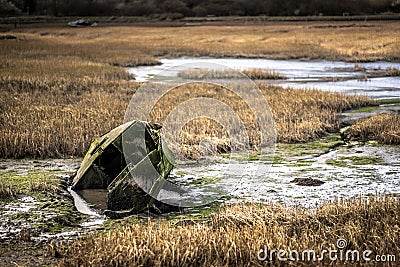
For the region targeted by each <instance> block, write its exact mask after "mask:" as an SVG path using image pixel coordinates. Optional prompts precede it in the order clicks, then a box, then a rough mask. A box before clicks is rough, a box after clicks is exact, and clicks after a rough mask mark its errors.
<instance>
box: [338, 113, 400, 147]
mask: <svg viewBox="0 0 400 267" xmlns="http://www.w3.org/2000/svg"><path fill="white" fill-rule="evenodd" d="M345 134H346V137H347V138H348V139H349V140H358V141H368V140H375V141H378V142H380V143H382V144H389V145H399V144H400V115H399V114H379V115H375V116H372V117H369V118H367V119H362V120H359V121H357V122H356V123H355V124H354V125H352V126H351V127H350V128H349V130H348V131H346V132H345Z"/></svg>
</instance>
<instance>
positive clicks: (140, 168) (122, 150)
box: [71, 121, 181, 217]
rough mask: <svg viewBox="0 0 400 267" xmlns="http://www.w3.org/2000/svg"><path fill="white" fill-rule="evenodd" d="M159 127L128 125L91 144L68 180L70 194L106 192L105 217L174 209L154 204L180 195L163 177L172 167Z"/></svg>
mask: <svg viewBox="0 0 400 267" xmlns="http://www.w3.org/2000/svg"><path fill="white" fill-rule="evenodd" d="M160 130H161V126H160V125H158V124H155V123H149V122H144V121H130V122H127V123H125V124H123V125H120V126H118V127H117V128H115V129H113V130H111V131H110V132H108V133H107V134H105V135H103V136H102V137H100V138H98V139H96V140H94V141H93V142H92V144H91V146H90V148H89V150H88V152H87V153H86V155H85V157H84V159H83V161H82V163H81V166H80V168H79V170H78V171H77V172H76V175H75V176H74V177H73V179H72V187H71V188H72V190H82V189H107V192H108V196H107V203H106V205H107V210H106V211H105V213H106V215H108V216H110V217H123V216H125V215H128V214H133V213H139V212H141V211H143V210H144V209H147V208H153V209H155V210H157V211H160V212H163V211H169V210H171V209H176V207H173V206H170V205H167V204H164V203H163V202H161V201H159V200H157V199H159V198H160V196H161V195H164V197H165V196H166V195H168V191H171V192H172V193H174V194H175V195H176V193H178V194H179V193H181V192H180V189H179V187H178V186H174V184H173V183H171V182H170V181H168V182H167V180H166V179H167V177H168V175H169V174H170V172H171V170H172V168H173V163H172V159H173V157H172V156H171V154H170V152H169V150H168V149H167V147H166V146H165V145H163V142H162V139H161V134H160Z"/></svg>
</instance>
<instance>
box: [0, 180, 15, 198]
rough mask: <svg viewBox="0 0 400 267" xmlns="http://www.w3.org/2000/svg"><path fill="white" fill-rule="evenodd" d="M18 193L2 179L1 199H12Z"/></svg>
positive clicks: (0, 186)
mask: <svg viewBox="0 0 400 267" xmlns="http://www.w3.org/2000/svg"><path fill="white" fill-rule="evenodd" d="M16 195H17V192H16V190H15V189H14V188H13V187H12V186H10V185H8V184H6V183H3V181H1V180H0V199H10V198H14V197H15V196H16Z"/></svg>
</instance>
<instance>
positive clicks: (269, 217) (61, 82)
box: [0, 21, 400, 266]
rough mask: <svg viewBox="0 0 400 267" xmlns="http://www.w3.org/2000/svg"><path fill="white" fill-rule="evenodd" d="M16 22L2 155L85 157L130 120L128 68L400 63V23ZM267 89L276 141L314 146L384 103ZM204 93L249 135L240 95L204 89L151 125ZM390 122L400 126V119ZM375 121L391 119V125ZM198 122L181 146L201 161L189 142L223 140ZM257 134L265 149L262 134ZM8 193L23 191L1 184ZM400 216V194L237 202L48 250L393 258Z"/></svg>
mask: <svg viewBox="0 0 400 267" xmlns="http://www.w3.org/2000/svg"><path fill="white" fill-rule="evenodd" d="M346 25H347V26H346ZM336 26H337V27H336ZM341 26H343V27H341ZM7 27H8V26H1V27H0V28H1V29H2V30H3V31H8V32H6V33H5V34H10V35H13V36H16V39H15V40H8V39H2V40H0V51H1V53H2V56H1V57H0V90H1V94H0V158H23V157H42V158H43V157H66V156H82V155H83V154H84V153H85V152H86V149H87V148H88V146H89V144H90V142H91V141H92V139H93V138H94V137H97V136H99V135H101V134H103V133H106V132H107V131H109V130H111V129H112V128H114V127H116V126H117V125H119V124H120V123H122V121H123V118H124V114H125V110H126V108H127V105H128V103H129V100H130V99H131V97H132V95H133V94H134V93H135V92H136V90H137V89H138V88H139V86H140V85H141V84H140V83H136V82H133V81H131V78H132V77H131V75H129V74H128V73H127V72H125V71H124V70H123V69H122V68H120V67H121V66H136V65H152V64H158V63H159V62H158V59H157V57H176V56H214V57H260V58H273V59H304V60H312V59H326V60H345V61H355V62H357V61H360V62H361V61H374V60H387V61H398V60H400V39H399V37H398V34H397V33H398V32H400V24H399V23H398V21H382V22H381V21H372V22H370V21H368V22H354V23H353V22H352V24H351V25H350V27H348V23H347V22H296V23H289V22H280V23H278V22H268V23H265V24H262V25H261V24H260V25H236V26H218V27H216V26H201V27H179V28H176V27H137V26H132V25H125V26H114V27H97V28H76V29H72V28H67V27H65V26H41V27H38V26H29V25H22V26H21V27H19V28H16V29H14V28H7ZM0 35H1V34H0ZM259 87H260V89H261V91H262V93H263V94H264V96H265V98H266V100H267V101H268V104H269V106H270V109H271V112H272V115H273V117H274V121H275V128H276V132H277V140H278V141H279V142H290V143H295V142H306V141H310V140H314V139H316V138H319V137H322V136H324V135H326V134H327V133H328V132H337V131H338V130H339V121H338V116H337V113H340V112H342V111H344V110H347V109H352V108H357V107H362V106H366V105H373V104H375V102H374V101H372V100H371V99H369V98H367V97H364V96H350V95H343V94H337V93H328V92H322V91H318V90H294V89H282V88H279V87H275V86H270V85H266V84H263V83H259ZM221 92H223V94H222V93H221ZM197 96H202V97H213V98H215V99H217V100H220V101H222V102H224V103H227V104H229V105H230V106H232V108H233V109H234V110H235V111H236V112H238V114H239V116H240V117H241V119H243V121H244V122H245V125H246V127H248V128H249V129H250V130H251V129H252V125H254V118H253V117H252V115H251V114H250V113H249V112H247V111H248V109H247V108H246V106H245V105H244V104H243V103H242V102H241V101H240V99H237V96H235V95H234V94H230V93H229V92H228V91H226V90H225V91H224V90H223V89H221V88H217V87H215V86H210V85H200V84H191V85H188V86H183V87H180V88H177V89H176V90H174V91H173V92H171V93H170V94H167V95H166V96H165V97H164V98H163V99H162V101H160V102H159V103H158V104H157V105H156V106H155V107H154V108H153V111H152V113H151V117H150V119H151V120H154V121H156V122H160V123H162V122H163V120H164V119H165V117H166V115H167V114H168V112H169V111H171V110H172V109H173V108H174V107H175V106H176V105H178V104H179V103H181V102H183V101H185V100H187V99H190V98H194V97H197ZM389 119H390V120H392V118H389ZM393 120H396V122H398V118H397V117H396V118H393ZM378 122H379V123H382V124H386V118H385V119H384V120H378ZM362 123H364V125H367V121H365V122H362ZM372 124H375V125H376V121H374V122H373V123H372ZM189 126H190V127H189ZM189 126H188V127H187V128H185V130H186V132H185V134H184V136H185V138H184V139H183V143H184V144H185V145H187V147H189V148H188V149H187V153H188V154H193V155H192V156H193V157H195V156H196V153H197V151H196V148H195V149H194V150H193V149H190V147H195V146H196V144H197V143H198V141H199V139H198V137H199V136H203V135H206V134H207V135H211V136H216V137H219V138H221V140H222V142H224V140H225V139H224V138H226V136H225V135H224V132H223V131H222V130H221V129H220V128H219V127H218V125H215V124H212V123H209V124H205V123H204V121H201V120H200V121H195V122H193V123H192V124H191V125H189ZM363 127H364V126H363ZM375 127H377V126H375ZM355 129H357V128H355ZM374 129H375V130H376V129H377V128H374ZM388 131H389V130H388ZM389 132H390V131H389ZM390 133H391V132H390ZM397 133H398V131H397ZM367 136H368V137H369V135H367ZM251 138H252V139H253V141H254V143H257V138H258V136H257V134H254V135H251ZM386 140H387V137H385V138H384V139H383V140H382V141H383V142H386ZM0 190H1V191H4V192H6V193H5V194H7V195H8V196H12V195H13V194H14V192H13V191H12V189H11V188H8V187H6V186H5V185H3V184H0ZM399 211H400V204H399V200H398V198H396V197H393V198H392V197H387V198H384V199H378V198H370V199H369V200H368V201H367V200H351V201H344V202H342V201H340V202H335V203H331V204H326V205H324V206H322V207H320V208H318V209H317V210H302V209H297V208H286V207H282V206H279V205H275V204H271V205H263V206H259V205H255V204H251V205H245V204H239V205H234V206H231V207H225V208H222V209H221V210H220V211H219V212H218V213H215V214H214V215H212V217H211V218H210V219H209V220H208V221H207V222H205V223H195V224H194V225H190V224H188V225H184V226H179V225H173V224H172V223H171V222H159V221H155V222H154V221H149V222H148V223H142V222H134V223H133V224H132V225H129V226H125V227H117V228H115V229H112V230H110V231H106V232H102V233H95V234H93V235H90V236H88V237H86V238H83V239H78V240H77V241H76V242H74V243H73V244H69V245H67V246H63V245H52V246H50V252H51V253H54V255H57V254H58V252H60V253H61V255H63V256H64V258H62V259H61V262H60V264H61V265H63V266H77V265H80V266H109V265H116V264H117V263H118V264H121V265H137V266H139V265H144V266H152V265H156V266H175V265H182V266H192V265H210V266H211V265H213V266H222V265H261V264H262V263H261V262H259V261H258V260H257V258H256V257H257V254H256V253H257V251H258V250H259V249H260V248H262V246H263V245H268V246H269V247H270V248H273V249H299V250H303V249H315V250H317V251H320V249H321V247H324V248H325V247H326V249H328V248H331V247H332V246H333V245H334V244H335V242H336V240H337V239H338V238H339V237H342V238H345V239H346V240H347V241H348V242H349V246H348V248H349V249H358V250H364V249H367V248H368V249H371V250H374V252H376V253H382V254H383V253H396V252H398V251H399V249H400V247H399V242H398V241H399V239H400V230H399V229H400V226H399V221H400V218H399ZM332 248H333V247H332ZM56 250H57V252H56ZM276 263H277V264H279V262H276ZM325 263H326V264H330V262H324V264H325ZM297 264H298V263H297ZM308 264H309V262H307V263H305V265H308ZM311 264H315V265H319V263H318V262H317V263H315V262H311Z"/></svg>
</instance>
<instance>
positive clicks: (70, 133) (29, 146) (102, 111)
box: [0, 79, 373, 158]
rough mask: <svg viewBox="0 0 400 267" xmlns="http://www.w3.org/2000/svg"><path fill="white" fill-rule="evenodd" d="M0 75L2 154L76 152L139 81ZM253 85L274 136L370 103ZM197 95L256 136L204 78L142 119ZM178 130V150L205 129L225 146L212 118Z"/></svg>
mask: <svg viewBox="0 0 400 267" xmlns="http://www.w3.org/2000/svg"><path fill="white" fill-rule="evenodd" d="M1 81H2V82H3V84H2V87H3V88H4V91H5V92H6V93H5V94H2V95H1V96H0V108H1V112H0V124H1V125H2V128H1V129H0V157H6V158H7V157H12V158H21V157H27V156H30V157H63V156H69V155H75V156H82V155H83V154H84V153H85V152H86V150H87V148H88V147H89V144H90V143H91V141H92V140H93V138H95V137H97V136H100V135H102V134H104V133H106V132H107V131H109V130H111V129H113V128H114V127H116V126H118V125H119V124H121V123H122V122H123V118H124V115H125V111H126V109H127V105H128V103H129V100H130V98H131V97H132V95H133V93H134V92H135V91H136V89H137V87H138V86H139V85H140V84H138V83H132V82H127V81H103V80H101V79H99V80H91V79H86V80H81V81H79V82H77V81H76V80H72V81H70V80H46V79H42V80H39V79H29V80H22V79H20V80H15V79H2V80H1ZM260 88H261V91H262V93H263V94H264V96H265V98H266V100H267V102H268V104H269V105H270V109H271V111H272V115H273V118H274V120H275V124H274V125H273V126H274V127H275V128H276V131H277V139H278V141H279V142H306V141H309V140H313V139H315V138H318V137H322V136H324V135H326V134H327V133H328V132H332V131H336V130H338V127H339V123H338V119H337V116H336V114H337V113H338V112H341V111H343V110H346V109H353V108H359V107H362V106H365V105H370V104H373V101H372V100H370V99H368V98H367V97H363V96H348V95H343V94H336V93H328V92H322V91H318V90H297V89H296V90H295V89H282V88H279V87H273V86H267V85H262V84H261V85H260ZM200 96H201V97H208V98H213V99H216V100H219V101H221V102H224V103H226V104H228V105H229V106H230V107H232V109H233V110H234V111H235V112H236V113H237V114H238V116H239V117H240V119H241V120H242V121H243V122H244V125H245V126H246V127H247V129H248V130H249V136H250V139H251V140H250V141H251V145H255V146H257V144H259V133H258V132H257V127H255V118H254V114H253V113H252V112H251V111H250V110H249V108H248V106H246V103H245V102H244V101H243V100H241V99H240V98H238V97H237V96H235V95H234V94H232V93H231V92H230V91H228V90H226V89H221V88H218V87H215V86H210V85H207V84H196V83H194V84H188V85H186V86H184V87H181V88H178V89H176V90H173V91H172V92H171V93H169V94H167V95H165V96H164V97H163V98H162V99H161V100H160V101H159V102H158V103H157V104H156V105H155V106H154V108H153V109H152V112H151V113H150V117H149V120H150V121H154V122H158V123H161V124H162V123H163V122H164V120H165V119H166V117H167V115H168V114H169V113H170V112H171V111H172V110H173V109H174V108H175V107H176V106H178V105H179V104H180V103H182V102H184V101H185V100H188V99H193V98H196V97H200ZM184 115H185V114H180V116H184ZM181 134H182V146H183V148H184V150H185V151H184V152H185V153H188V154H193V157H194V158H195V157H196V155H198V154H199V151H198V144H199V142H200V141H201V140H202V139H203V138H204V137H210V138H217V140H216V143H218V144H219V147H220V150H221V151H220V152H227V151H229V145H228V144H229V136H227V135H226V132H225V130H224V129H223V128H221V126H220V125H218V124H216V123H215V122H213V121H208V122H205V121H204V120H201V119H200V120H196V121H193V122H191V123H188V124H187V125H186V126H185V128H184V129H183V131H182V133H181ZM196 146H197V148H196Z"/></svg>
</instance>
